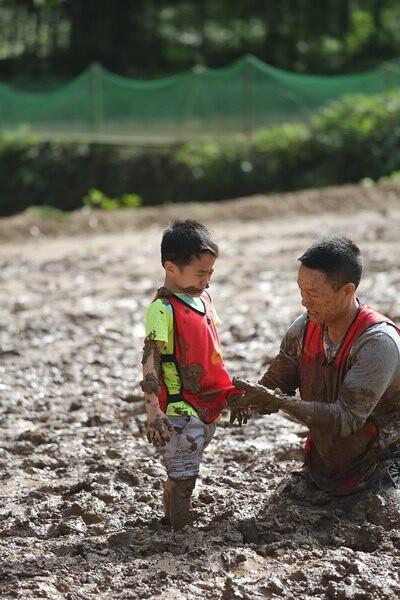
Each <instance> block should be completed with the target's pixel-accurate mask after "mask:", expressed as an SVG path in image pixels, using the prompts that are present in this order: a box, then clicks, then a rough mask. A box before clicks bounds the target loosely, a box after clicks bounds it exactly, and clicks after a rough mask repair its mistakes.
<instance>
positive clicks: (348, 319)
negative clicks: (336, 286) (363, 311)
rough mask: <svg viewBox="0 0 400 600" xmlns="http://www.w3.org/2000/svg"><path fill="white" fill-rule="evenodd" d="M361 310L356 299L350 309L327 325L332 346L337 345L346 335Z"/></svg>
mask: <svg viewBox="0 0 400 600" xmlns="http://www.w3.org/2000/svg"><path fill="white" fill-rule="evenodd" d="M358 310H359V304H358V301H357V298H354V300H353V302H352V303H351V305H350V306H349V308H348V309H347V310H346V311H345V312H344V313H342V314H341V315H340V316H339V317H338V318H337V319H336V320H335V321H332V322H331V323H326V324H325V327H326V330H327V332H328V337H329V339H330V341H331V342H332V344H337V343H338V342H340V340H341V339H342V338H343V336H344V335H345V333H346V331H347V330H348V328H349V327H350V325H351V324H352V322H353V321H354V318H355V316H356V314H357V313H358Z"/></svg>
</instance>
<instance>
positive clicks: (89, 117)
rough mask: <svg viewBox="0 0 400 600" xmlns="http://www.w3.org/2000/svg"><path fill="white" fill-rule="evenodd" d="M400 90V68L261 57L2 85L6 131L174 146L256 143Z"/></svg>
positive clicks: (0, 125) (91, 71)
mask: <svg viewBox="0 0 400 600" xmlns="http://www.w3.org/2000/svg"><path fill="white" fill-rule="evenodd" d="M399 86H400V67H399V66H398V65H395V64H387V65H385V66H382V67H380V68H377V69H374V70H372V71H368V72H365V73H362V74H356V75H342V76H325V77H322V76H316V75H300V74H295V73H290V72H287V71H282V70H280V69H276V68H274V67H271V66H269V65H267V64H265V63H263V62H262V61H260V60H258V59H257V58H255V57H253V56H246V57H243V58H241V59H239V60H238V61H237V62H235V63H234V64H232V65H230V66H229V67H226V68H222V69H208V68H204V69H202V68H198V67H197V68H196V67H195V68H193V69H192V70H191V71H188V72H185V73H181V74H179V75H176V76H172V77H167V78H164V79H157V80H154V81H144V80H132V79H126V78H124V77H120V76H118V75H115V74H113V73H111V72H110V71H108V70H106V69H104V68H103V67H101V66H100V65H93V66H92V67H90V68H88V69H87V70H86V71H84V72H83V73H82V74H81V75H80V76H78V77H77V78H76V79H74V80H72V81H71V82H69V83H67V84H66V85H64V86H62V87H60V88H58V89H57V90H55V91H52V92H46V93H40V92H34V93H32V92H25V91H21V90H16V89H14V88H12V87H10V86H7V85H4V84H0V130H2V131H5V130H8V131H9V130H15V129H17V128H20V127H24V126H27V127H28V128H29V130H31V131H32V132H34V133H36V134H38V135H39V136H42V137H44V138H52V137H56V136H62V137H65V138H69V139H81V138H82V136H87V137H88V138H89V139H93V140H98V141H110V142H112V141H115V142H117V143H120V142H124V141H127V142H130V143H131V142H133V141H135V142H137V143H144V144H145V143H173V142H179V141H183V140H188V139H196V138H199V139H200V138H204V137H207V136H212V137H214V138H219V139H223V138H225V137H235V136H236V137H237V138H238V139H240V137H244V139H245V138H249V137H250V136H251V134H252V132H254V131H255V130H256V129H259V128H262V127H268V126H270V125H272V124H274V123H279V122H282V121H293V120H305V119H307V118H308V117H309V116H310V115H311V114H312V113H313V112H315V110H316V109H317V108H319V107H321V106H322V105H324V104H325V103H327V102H328V101H330V100H334V99H336V98H339V97H340V96H343V95H345V94H354V93H362V94H377V93H382V92H384V91H385V90H387V89H391V88H396V87H399Z"/></svg>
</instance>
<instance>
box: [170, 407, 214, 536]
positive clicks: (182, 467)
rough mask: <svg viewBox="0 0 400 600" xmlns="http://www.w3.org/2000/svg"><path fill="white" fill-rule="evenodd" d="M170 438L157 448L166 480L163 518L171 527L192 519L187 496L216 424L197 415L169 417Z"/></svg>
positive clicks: (190, 493)
mask: <svg viewBox="0 0 400 600" xmlns="http://www.w3.org/2000/svg"><path fill="white" fill-rule="evenodd" d="M169 420H170V421H171V425H172V427H173V434H172V438H171V440H170V441H169V442H168V443H167V444H166V445H165V446H163V447H161V448H160V451H161V454H162V457H163V462H164V465H165V468H166V471H167V475H168V479H167V481H166V483H165V486H164V493H163V503H164V513H165V520H166V522H167V523H168V524H169V525H172V527H173V528H174V529H181V528H182V527H184V526H185V525H189V524H191V523H192V522H193V516H192V511H191V502H190V497H191V495H192V492H193V490H194V486H195V484H196V479H197V476H198V474H199V468H200V462H201V459H202V457H203V452H204V449H205V448H206V447H207V446H208V444H209V443H210V441H211V440H212V437H213V435H214V433H215V428H216V423H215V422H214V423H203V421H201V420H200V419H198V418H197V417H193V416H189V415H185V416H181V417H172V416H171V417H169Z"/></svg>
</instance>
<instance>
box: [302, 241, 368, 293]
mask: <svg viewBox="0 0 400 600" xmlns="http://www.w3.org/2000/svg"><path fill="white" fill-rule="evenodd" d="M299 261H300V262H301V264H302V265H304V266H305V267H307V268H308V269H317V270H318V271H322V272H323V273H325V276H326V279H327V281H328V283H329V284H330V285H331V286H332V287H333V289H335V290H338V289H340V288H341V287H342V286H343V285H346V283H354V285H355V286H356V288H357V287H358V284H359V283H360V280H361V275H362V272H363V266H364V263H363V259H362V256H361V252H360V249H359V248H358V246H356V244H355V243H354V242H352V241H351V240H349V239H348V238H345V237H336V236H326V237H323V238H321V239H319V240H317V241H316V242H314V243H313V244H312V245H311V246H310V247H309V248H308V250H306V251H305V252H304V254H303V256H300V258H299Z"/></svg>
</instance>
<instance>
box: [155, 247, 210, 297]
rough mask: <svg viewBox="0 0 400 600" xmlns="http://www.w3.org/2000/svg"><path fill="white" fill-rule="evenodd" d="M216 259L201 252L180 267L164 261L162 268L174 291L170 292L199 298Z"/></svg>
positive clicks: (208, 281) (207, 253)
mask: <svg viewBox="0 0 400 600" xmlns="http://www.w3.org/2000/svg"><path fill="white" fill-rule="evenodd" d="M215 261H216V257H215V256H213V255H212V254H211V253H210V252H203V253H202V254H200V255H199V256H194V257H193V259H192V261H191V262H190V263H189V264H188V265H184V266H183V267H180V266H178V265H175V264H174V263H172V262H170V261H166V263H165V264H164V268H165V271H166V274H167V277H168V280H169V283H170V284H172V286H173V287H174V288H175V289H171V291H172V292H178V293H179V292H183V293H186V294H190V295H191V296H194V297H199V296H201V294H202V293H203V292H204V290H205V289H206V288H207V287H208V285H209V283H210V280H211V276H212V274H213V272H214V265H215Z"/></svg>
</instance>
